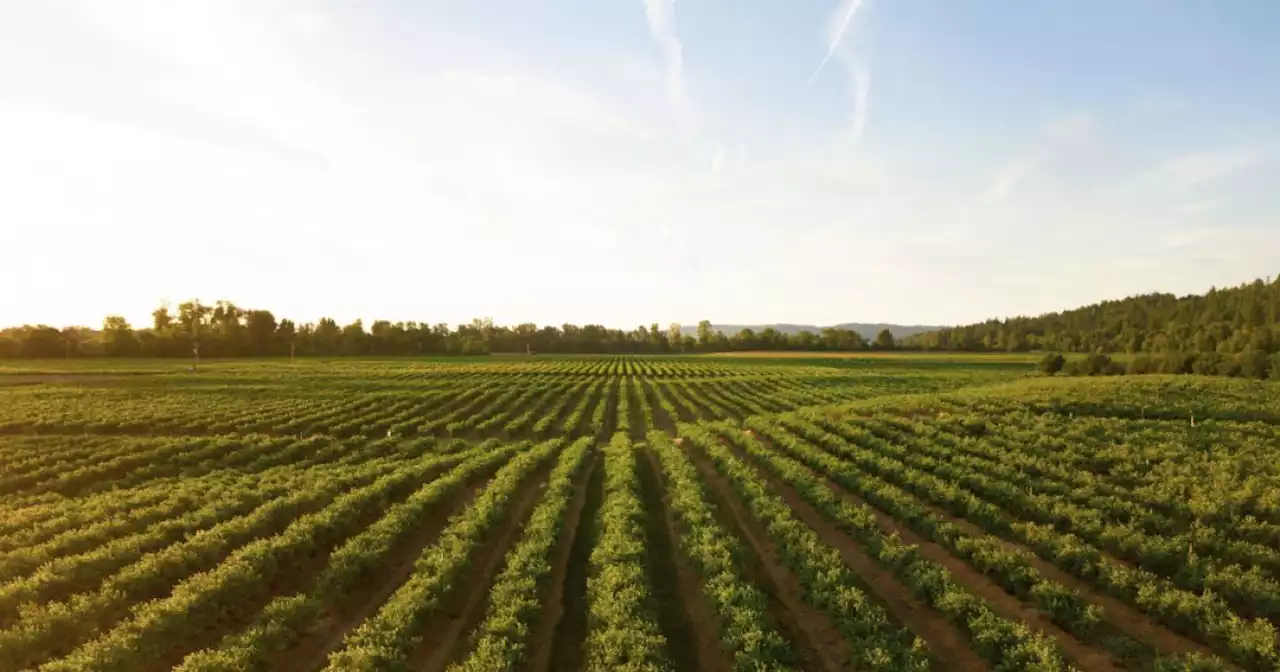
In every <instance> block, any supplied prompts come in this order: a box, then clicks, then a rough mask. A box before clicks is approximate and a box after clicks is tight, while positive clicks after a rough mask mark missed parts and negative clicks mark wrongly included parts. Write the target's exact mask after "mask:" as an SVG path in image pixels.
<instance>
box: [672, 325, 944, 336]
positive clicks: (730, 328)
mask: <svg viewBox="0 0 1280 672" xmlns="http://www.w3.org/2000/svg"><path fill="white" fill-rule="evenodd" d="M829 326H832V327H836V328H837V329H847V330H849V331H854V332H857V333H859V334H861V335H862V337H863V338H865V339H867V340H868V341H870V340H874V339H875V337H876V334H879V333H880V331H881V330H882V329H888V330H889V333H891V334H893V337H894V338H898V339H902V338H908V337H910V336H915V335H917V334H923V333H927V332H930V331H937V330H939V329H945V328H946V327H941V326H937V327H931V326H924V325H918V324H911V325H905V324H882V323H876V324H868V323H863V322H844V323H842V324H833V325H829ZM767 327H773V328H774V329H775V330H777V331H779V332H781V333H784V334H786V335H788V336H794V335H795V334H798V333H800V332H802V331H808V332H811V333H814V334H817V333H819V332H821V331H822V330H823V329H824V328H825V327H820V326H816V325H812V324H712V325H711V328H712V329H713V330H715V331H722V332H724V335H725V336H733V335H734V334H736V333H738V332H739V331H742V330H743V329H750V330H752V331H754V332H756V333H760V332H761V331H763V330H764V329H765V328H767ZM680 331H681V333H684V334H689V335H697V333H698V325H696V324H695V325H692V326H690V325H683V326H681V327H680Z"/></svg>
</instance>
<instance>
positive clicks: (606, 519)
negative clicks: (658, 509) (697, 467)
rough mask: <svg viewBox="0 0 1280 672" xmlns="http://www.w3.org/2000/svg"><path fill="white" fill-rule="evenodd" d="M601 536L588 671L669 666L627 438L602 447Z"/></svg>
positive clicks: (590, 586)
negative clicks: (659, 624) (651, 583)
mask: <svg viewBox="0 0 1280 672" xmlns="http://www.w3.org/2000/svg"><path fill="white" fill-rule="evenodd" d="M604 479H605V480H604V505H603V506H602V508H601V510H600V537H599V539H598V540H597V542H596V546H595V548H594V549H593V550H592V551H591V563H590V564H591V574H590V576H589V577H588V579H587V641H586V644H585V645H584V646H585V648H586V657H587V661H586V668H587V669H589V670H627V671H634V672H642V671H649V670H655V671H656V670H666V669H669V668H670V663H669V661H668V653H667V641H666V638H665V637H663V636H662V633H661V632H659V631H658V626H657V619H656V617H655V610H656V603H655V602H654V597H653V595H652V593H651V591H650V587H649V582H648V578H647V577H646V575H645V571H646V570H645V567H646V563H647V560H646V557H647V553H648V551H647V549H646V548H645V538H644V524H645V523H644V519H645V516H647V515H651V514H650V513H649V512H646V511H645V509H644V504H643V502H642V501H641V499H640V480H639V476H638V474H637V473H636V450H635V447H634V446H632V445H631V441H630V440H629V439H628V438H627V436H626V435H625V434H614V435H613V438H612V439H611V440H610V441H609V444H608V445H607V446H605V448H604Z"/></svg>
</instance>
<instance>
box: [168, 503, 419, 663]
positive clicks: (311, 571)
mask: <svg viewBox="0 0 1280 672" xmlns="http://www.w3.org/2000/svg"><path fill="white" fill-rule="evenodd" d="M402 490H403V491H402V492H397V493H396V494H395V496H394V497H393V498H392V500H391V502H388V503H389V504H390V503H393V502H397V501H403V500H404V499H405V498H407V497H408V496H409V494H410V493H411V492H412V487H411V486H409V485H406V486H405V487H403V488H402ZM382 513H383V512H382V510H380V509H377V508H373V509H370V510H369V511H366V512H365V513H363V514H362V515H361V516H360V517H359V518H358V519H357V520H356V523H355V525H353V526H352V527H351V530H350V531H349V534H347V535H345V536H344V535H338V536H337V537H336V538H335V539H334V540H333V542H332V543H330V544H327V545H325V546H322V547H319V548H316V549H313V550H312V552H311V554H310V555H306V556H304V557H301V558H296V559H294V562H293V564H292V565H290V566H288V567H287V568H285V567H282V568H279V569H278V570H277V572H276V574H275V576H273V577H272V578H271V579H270V580H269V582H268V588H267V590H265V591H263V592H262V593H261V594H259V595H257V596H254V597H252V598H250V599H246V600H244V601H243V602H240V603H239V604H237V605H236V607H235V608H234V609H232V610H228V611H224V612H221V613H219V614H217V617H215V618H208V619H205V620H203V621H202V629H201V630H200V632H199V633H197V634H196V635H194V636H192V637H187V638H184V639H182V640H181V641H175V642H173V643H172V644H173V646H171V647H170V648H169V649H168V650H167V651H166V652H165V653H164V654H163V655H158V656H156V657H155V659H154V663H155V667H154V668H152V669H156V670H170V669H173V668H174V667H176V666H177V665H178V663H180V662H181V661H182V659H183V658H185V657H186V656H187V654H190V653H192V652H193V651H200V650H202V649H205V648H207V647H210V646H213V645H215V644H217V643H218V642H219V641H221V640H222V638H223V637H225V636H226V635H227V634H229V633H232V632H239V631H240V630H242V629H243V628H244V627H245V626H247V625H248V624H249V622H250V621H252V620H253V617H254V616H255V615H256V614H257V613H258V612H260V611H262V610H263V609H264V608H265V607H266V606H267V604H269V603H270V602H271V600H273V599H275V598H276V597H278V596H281V595H295V594H297V593H301V592H303V591H305V590H307V589H308V588H309V587H310V586H311V585H312V584H313V583H314V582H315V579H316V577H317V576H319V574H320V572H321V571H322V570H323V569H324V567H325V565H326V564H328V562H329V555H330V554H331V553H333V551H334V550H336V549H337V548H338V547H339V546H341V545H342V543H343V542H345V541H346V540H347V539H349V538H351V537H353V536H355V535H357V534H359V533H360V532H362V531H364V530H365V529H366V528H367V527H369V526H370V525H372V524H373V523H374V522H375V521H377V520H378V518H380V517H381V516H382Z"/></svg>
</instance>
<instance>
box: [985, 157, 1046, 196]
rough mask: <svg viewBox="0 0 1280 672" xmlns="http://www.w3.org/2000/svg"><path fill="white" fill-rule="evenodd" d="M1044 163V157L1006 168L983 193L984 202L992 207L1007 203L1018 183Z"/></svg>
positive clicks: (1020, 162)
mask: <svg viewBox="0 0 1280 672" xmlns="http://www.w3.org/2000/svg"><path fill="white" fill-rule="evenodd" d="M1043 162H1044V157H1043V156H1037V157H1034V158H1031V159H1028V160H1026V161H1019V162H1018V163H1014V164H1011V165H1009V166H1007V167H1005V168H1004V170H1001V171H1000V172H999V173H997V174H996V177H995V179H994V180H993V181H992V182H991V186H989V187H987V190H986V191H985V192H983V194H982V200H983V202H984V203H988V204H992V205H994V204H997V203H1003V202H1005V201H1006V200H1008V199H1009V197H1010V196H1012V195H1013V191H1014V189H1015V188H1017V186H1018V183H1019V182H1022V181H1023V180H1025V179H1026V178H1027V177H1028V176H1030V175H1031V174H1032V173H1034V172H1035V170H1036V168H1038V167H1039V166H1040V164H1041V163H1043Z"/></svg>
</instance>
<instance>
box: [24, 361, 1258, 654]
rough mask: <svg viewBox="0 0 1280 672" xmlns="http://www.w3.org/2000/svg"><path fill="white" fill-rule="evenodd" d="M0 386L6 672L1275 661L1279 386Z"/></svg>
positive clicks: (657, 374) (776, 377)
mask: <svg viewBox="0 0 1280 672" xmlns="http://www.w3.org/2000/svg"><path fill="white" fill-rule="evenodd" d="M1031 368H1032V367H1031V365H1030V364H1029V363H1026V362H1023V361H1020V360H1018V359H1017V358H1008V357H1004V358H990V359H984V358H983V357H969V358H964V357H939V358H936V359H930V358H928V357H924V356H913V357H903V358H894V357H890V356H881V357H875V358H865V359H860V358H838V359H836V358H832V359H807V358H800V357H791V358H786V359H774V358H771V357H768V356H753V357H749V358H734V357H723V358H721V357H716V358H698V357H643V356H635V357H580V358H544V357H510V358H502V357H493V358H484V359H454V360H448V359H440V360H394V359H387V360H369V361H358V360H339V361H320V360H304V361H302V362H300V363H298V364H296V365H292V364H289V363H286V362H281V361H260V362H220V363H214V364H207V365H204V366H202V367H201V369H200V371H199V372H196V373H189V372H187V371H186V368H185V366H181V365H176V364H173V363H167V362H156V361H151V362H129V361H127V360H122V361H112V362H108V363H102V362H91V361H89V362H71V363H70V364H65V363H61V362H39V361H36V362H10V363H6V364H5V365H4V368H0V511H2V512H3V516H0V527H2V528H3V529H2V531H0V669H2V670H20V669H41V670H121V671H124V670H130V671H132V670H167V669H174V668H177V669H181V670H186V671H188V672H193V671H198V670H228V671H230V670H290V671H292V670H297V671H303V670H307V671H310V670H433V671H445V670H449V671H479V670H536V671H538V672H542V671H547V670H557V671H558V670H679V671H684V670H766V669H767V670H833V671H834V670H848V669H853V670H1067V669H1079V670H1220V669H1221V670H1276V669H1280V643H1278V640H1277V625H1278V624H1280V459H1278V458H1280V387H1277V385H1276V384H1274V383H1264V382H1255V381H1247V380H1240V379H1222V378H1201V377H1196V376H1143V377H1133V378H1108V379H1084V378H1077V379H1066V380H1061V379H1048V378H1040V377H1036V376H1034V375H1032V371H1031Z"/></svg>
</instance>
